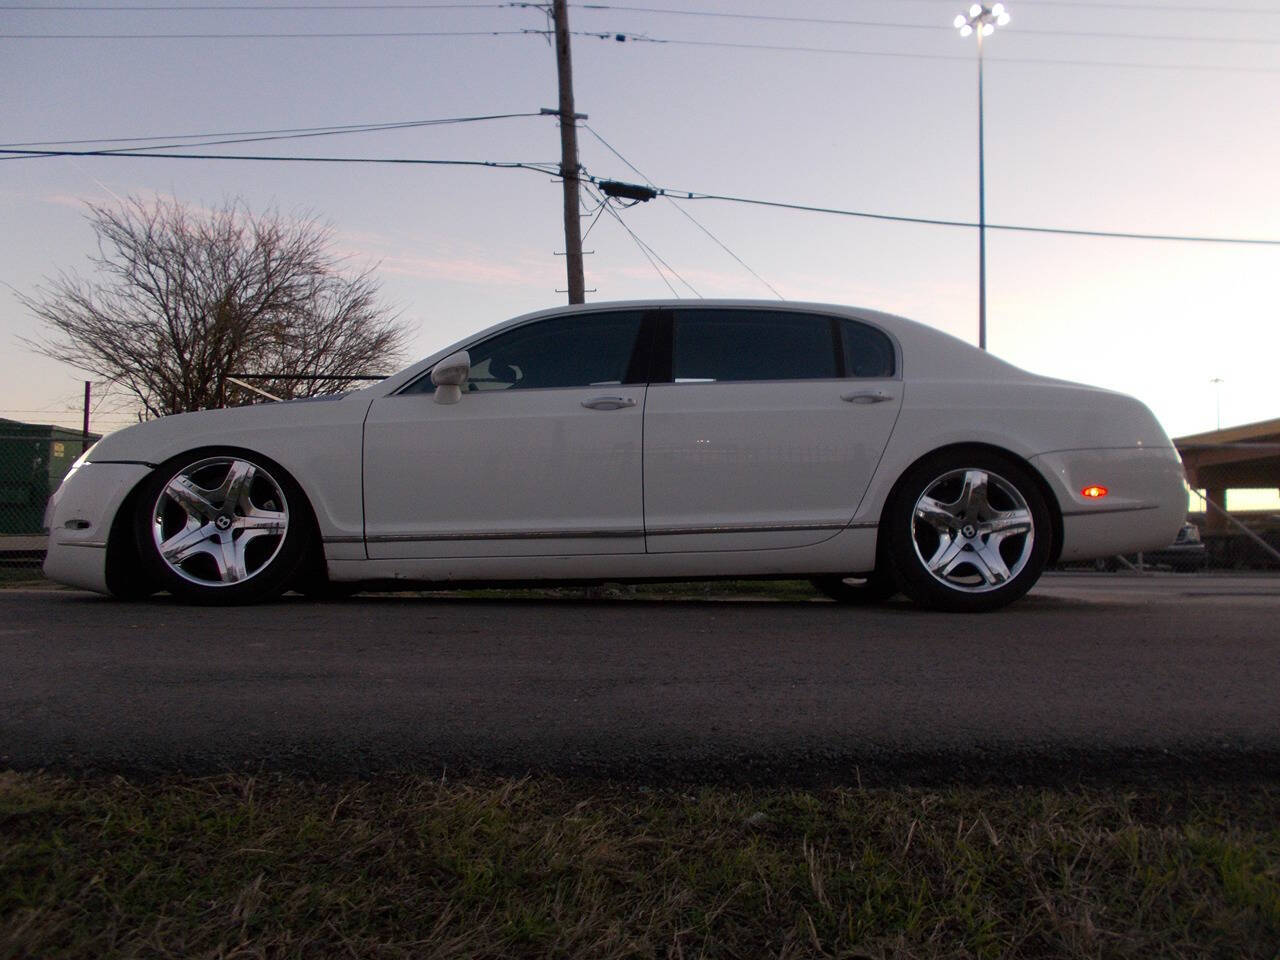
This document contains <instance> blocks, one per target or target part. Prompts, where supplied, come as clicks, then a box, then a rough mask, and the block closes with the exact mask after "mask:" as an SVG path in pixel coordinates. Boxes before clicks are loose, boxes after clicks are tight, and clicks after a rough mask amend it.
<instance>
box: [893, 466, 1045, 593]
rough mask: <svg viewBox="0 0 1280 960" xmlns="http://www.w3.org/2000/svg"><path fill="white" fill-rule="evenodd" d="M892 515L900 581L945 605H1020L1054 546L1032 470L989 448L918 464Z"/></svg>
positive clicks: (908, 476) (902, 486) (895, 500)
mask: <svg viewBox="0 0 1280 960" xmlns="http://www.w3.org/2000/svg"><path fill="white" fill-rule="evenodd" d="M885 519H886V523H885V525H884V527H883V528H882V529H883V530H884V533H885V536H886V537H887V538H888V540H887V544H886V555H887V557H888V559H889V566H890V571H891V573H892V575H893V578H894V581H895V582H896V583H897V585H898V586H899V587H900V588H901V590H902V592H903V593H905V594H906V595H907V596H908V597H910V598H911V599H912V600H914V601H916V602H917V603H919V604H921V605H923V606H926V607H931V608H934V609H938V610H951V611H958V612H978V611H984V610H995V609H998V608H999V607H1003V606H1004V605H1005V604H1008V603H1011V602H1013V601H1014V600H1016V599H1018V598H1019V597H1021V596H1022V595H1023V594H1025V593H1026V592H1027V591H1028V590H1030V589H1031V587H1032V586H1033V585H1034V584H1035V582H1036V581H1037V580H1038V579H1040V574H1041V573H1042V572H1043V571H1044V568H1045V564H1046V563H1047V561H1048V557H1049V553H1050V548H1051V546H1052V537H1053V534H1052V523H1051V520H1050V516H1049V508H1048V506H1047V505H1046V503H1045V499H1044V496H1043V495H1042V494H1041V492H1040V489H1039V487H1038V485H1037V484H1036V482H1035V481H1034V480H1033V479H1032V477H1031V475H1030V474H1029V472H1028V471H1027V469H1026V468H1025V467H1023V466H1022V465H1021V464H1019V463H1017V462H1016V461H1015V460H1013V459H1012V458H1010V457H1006V456H1002V455H1000V454H998V453H995V452H991V451H985V450H979V451H966V450H955V451H945V452H942V453H939V454H936V455H934V456H932V457H929V458H927V459H925V460H923V461H921V462H920V463H918V464H917V465H916V466H914V467H912V469H911V470H910V471H908V473H907V474H906V475H905V476H904V477H903V479H902V482H901V483H900V484H899V486H898V488H897V489H896V490H895V492H894V495H893V497H892V498H891V499H890V502H889V506H888V512H887V515H886V518H885Z"/></svg>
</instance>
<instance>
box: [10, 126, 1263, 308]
mask: <svg viewBox="0 0 1280 960" xmlns="http://www.w3.org/2000/svg"><path fill="white" fill-rule="evenodd" d="M0 155H9V156H20V157H30V158H36V157H114V158H117V159H128V160H250V161H266V162H278V163H371V164H402V165H409V166H439V167H492V168H494V169H505V170H531V171H533V172H535V173H541V174H544V175H547V176H558V175H559V171H560V165H559V163H555V162H545V163H544V162H523V161H498V160H423V159H418V158H396V157H283V156H263V155H259V154H234V153H119V152H115V151H111V150H3V149H0ZM624 162H625V161H624ZM582 178H583V179H584V180H587V181H589V182H591V183H593V184H597V185H598V184H599V183H601V182H602V181H603V180H605V179H607V178H606V177H597V176H594V175H592V174H589V173H587V172H586V171H583V173H582ZM654 189H656V190H657V192H658V194H659V195H660V196H664V197H665V196H671V197H675V198H678V199H681V200H722V201H724V202H726V203H743V204H748V205H751V206H757V207H773V208H776V209H780V210H797V211H801V212H805V213H828V214H833V215H836V216H844V217H858V218H861V219H865V220H881V221H886V222H890V223H915V224H921V225H926V226H935V227H967V228H976V227H977V226H978V224H976V223H973V222H971V221H968V220H943V219H938V218H933V217H908V216H901V215H898V214H888V213H870V212H867V211H863V210H845V209H841V208H839V207H820V206H815V205H811V204H803V203H786V202H783V201H779V200H759V199H755V198H752V197H735V196H730V195H727V194H719V193H704V192H701V191H695V190H676V189H673V188H670V187H655V188H654ZM986 226H987V229H988V230H1008V231H1015V232H1019V233H1045V234H1056V235H1060V236H1069V237H1105V238H1110V239H1120V240H1168V241H1175V242H1181V243H1215V244H1235V245H1242V246H1262V247H1280V240H1268V239H1260V238H1252V237H1216V236H1206V235H1196V234H1173V233H1139V232H1137V231H1118V230H1076V229H1071V228H1067V227H1038V226H1025V225H1019V224H997V223H988V224H987V225H986ZM651 249H652V248H651ZM664 262H665V261H664ZM668 269H670V268H669V267H668ZM672 272H673V273H674V272H675V271H674V270H673V271H672ZM677 276H678V274H677ZM681 282H682V283H683V282H684V280H683V279H681ZM686 286H687V284H686ZM689 289H691V290H692V289H693V288H692V287H690V288H689Z"/></svg>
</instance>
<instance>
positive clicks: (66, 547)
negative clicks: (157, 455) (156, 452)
mask: <svg viewBox="0 0 1280 960" xmlns="http://www.w3.org/2000/svg"><path fill="white" fill-rule="evenodd" d="M150 472H151V466H150V465H149V464H145V463H92V462H90V463H85V464H83V465H82V466H81V467H80V468H79V469H77V470H76V471H75V472H74V473H72V474H70V475H69V476H68V477H67V478H66V480H64V481H63V483H62V485H61V486H60V487H58V490H57V492H56V493H54V495H53V497H52V498H51V499H50V500H49V506H48V508H47V509H46V511H45V518H46V522H47V523H48V526H49V547H48V552H47V553H46V554H45V560H44V575H45V576H46V577H48V578H49V579H50V580H54V581H56V582H58V583H65V584H67V585H68V586H72V587H82V588H83V589H85V590H93V591H95V592H97V593H108V592H109V591H108V589H107V542H108V540H109V539H110V535H111V525H112V523H113V522H114V520H115V517H116V514H117V513H118V512H119V510H120V506H121V504H123V503H124V499H125V497H127V496H128V495H129V493H130V491H132V490H133V488H134V487H136V486H137V485H138V483H140V482H141V481H142V480H143V479H144V478H145V477H146V476H147V474H149V473H150Z"/></svg>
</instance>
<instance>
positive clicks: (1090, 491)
mask: <svg viewBox="0 0 1280 960" xmlns="http://www.w3.org/2000/svg"><path fill="white" fill-rule="evenodd" d="M1106 495H1107V488H1106V487H1100V486H1098V484H1096V483H1094V484H1090V485H1089V486H1087V487H1085V488H1084V489H1083V490H1081V491H1080V496H1082V497H1088V498H1089V499H1090V500H1101V499H1102V498H1103V497H1105V496H1106Z"/></svg>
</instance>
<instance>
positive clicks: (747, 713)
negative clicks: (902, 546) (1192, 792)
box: [0, 574, 1280, 784]
mask: <svg viewBox="0 0 1280 960" xmlns="http://www.w3.org/2000/svg"><path fill="white" fill-rule="evenodd" d="M1278 681H1280V578H1275V577H1272V578H1260V577H1255V578H1250V577H1222V578H1218V577H1186V576H1177V575H1165V576H1155V577H1150V578H1141V579H1139V578H1135V577H1131V576H1123V575H1122V576H1099V575H1093V574H1079V575H1070V574H1067V575H1050V576H1048V577H1046V578H1045V579H1044V580H1043V581H1042V583H1041V585H1040V586H1038V587H1037V588H1036V590H1035V591H1033V592H1032V594H1031V595H1030V596H1028V597H1027V598H1025V599H1024V600H1023V601H1021V602H1019V603H1017V604H1015V605H1014V606H1013V607H1011V608H1008V609H1007V610H1005V611H1002V612H1000V613H997V614H992V615H981V616H948V615H940V614H931V613H926V612H922V611H919V610H916V609H914V608H913V607H911V606H909V605H906V604H905V603H896V604H891V605H889V606H886V607H880V608H873V609H865V610H863V609H851V608H843V607H840V606H837V605H835V604H831V603H825V602H810V603H773V602H749V601H743V602H736V601H727V602H710V601H694V602H687V601H686V602H654V601H636V600H601V601H583V600H523V601H497V602H495V601H491V600H471V599H458V598H450V599H424V598H419V597H403V596H368V597H359V598H355V599H352V600H349V601H346V602H342V603H314V602H310V601H307V600H303V599H301V598H293V597H289V598H285V599H284V600H282V601H280V602H278V603H275V604H271V605H266V606H258V607H241V608H231V609H207V608H189V607H182V606H178V605H176V604H174V603H172V602H169V601H167V600H163V599H160V600H154V601H151V602H147V603H141V604H120V603H115V602H112V601H108V600H104V599H101V598H97V597H93V596H90V595H88V594H83V593H76V592H72V591H61V590H43V591H40V590H4V591H0V766H5V767H13V768H18V769H32V768H41V767H43V768H49V769H54V770H66V771H80V772H95V773H115V772H123V773H131V774H152V773H165V772H176V771H181V772H188V773H210V772H218V771H225V770H246V769H248V770H262V771H266V770H283V771H290V772H295V773H302V774H307V775H314V776H323V777H333V776H346V775H368V774H372V773H379V772H392V771H415V772H425V773H431V774H433V775H438V774H441V773H444V774H446V775H449V774H451V773H456V772H466V771H477V770H481V771H492V772H499V773H524V772H554V773H559V774H565V775H587V776H598V777H611V778H620V779H624V780H633V781H639V782H661V781H671V780H675V781H734V782H761V783H765V782H767V783H775V782H797V783H811V782H844V783H854V782H859V781H860V782H862V783H865V784H872V783H897V782H915V783H929V782H941V781H951V782H955V781H963V782H975V783H981V782H1027V783H1041V782H1050V783H1057V782H1075V781H1080V780H1083V781H1124V782H1133V781H1140V780H1143V779H1148V778H1170V777H1172V778H1177V779H1185V778H1193V779H1198V780H1223V779H1233V780H1236V779H1246V780H1251V779H1257V780H1262V779H1276V778H1278V777H1280V683H1278Z"/></svg>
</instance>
